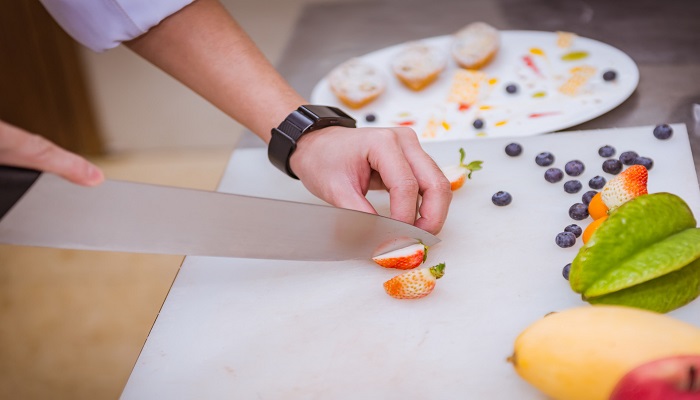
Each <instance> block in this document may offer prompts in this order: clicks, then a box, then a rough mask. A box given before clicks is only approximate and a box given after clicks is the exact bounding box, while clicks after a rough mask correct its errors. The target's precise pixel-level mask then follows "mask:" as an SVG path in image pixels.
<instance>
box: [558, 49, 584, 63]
mask: <svg viewBox="0 0 700 400" xmlns="http://www.w3.org/2000/svg"><path fill="white" fill-rule="evenodd" d="M586 57H588V52H587V51H572V52H571V53H566V54H564V55H563V56H561V59H562V60H563V61H577V60H583V59H584V58H586Z"/></svg>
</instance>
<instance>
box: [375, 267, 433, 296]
mask: <svg viewBox="0 0 700 400" xmlns="http://www.w3.org/2000/svg"><path fill="white" fill-rule="evenodd" d="M443 275H445V263H440V264H438V265H435V266H433V267H430V268H420V269H415V270H413V271H407V272H404V273H403V274H401V275H398V276H395V277H393V278H391V279H389V280H388V281H386V282H384V290H385V291H386V293H387V294H388V295H389V296H391V297H394V298H396V299H419V298H421V297H425V296H427V295H429V294H430V292H432V291H433V289H434V288H435V281H436V280H438V279H440V278H442V276H443Z"/></svg>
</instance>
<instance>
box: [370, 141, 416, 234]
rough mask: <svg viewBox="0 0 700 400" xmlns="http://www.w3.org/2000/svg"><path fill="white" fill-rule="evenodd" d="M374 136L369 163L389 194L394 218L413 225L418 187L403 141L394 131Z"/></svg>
mask: <svg viewBox="0 0 700 400" xmlns="http://www.w3.org/2000/svg"><path fill="white" fill-rule="evenodd" d="M372 135H373V138H374V139H375V142H374V144H375V145H374V146H371V147H370V151H369V154H368V161H369V164H370V166H371V167H372V169H373V170H375V171H377V172H378V173H379V175H380V177H381V180H382V183H383V184H384V186H385V187H386V189H387V191H388V192H389V205H390V212H391V218H393V219H397V220H399V221H403V222H406V223H409V224H414V223H415V221H416V211H417V207H418V195H419V184H418V180H417V178H416V176H415V174H414V172H413V170H412V168H411V165H410V163H409V161H408V160H407V157H406V154H405V153H404V151H403V149H402V144H401V141H400V139H399V138H398V137H397V134H396V132H395V131H393V130H391V129H383V130H378V131H376V132H374V133H372Z"/></svg>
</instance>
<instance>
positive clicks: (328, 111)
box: [303, 105, 348, 119]
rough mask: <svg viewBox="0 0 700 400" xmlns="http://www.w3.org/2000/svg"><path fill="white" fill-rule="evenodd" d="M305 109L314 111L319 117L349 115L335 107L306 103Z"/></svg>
mask: <svg viewBox="0 0 700 400" xmlns="http://www.w3.org/2000/svg"><path fill="white" fill-rule="evenodd" d="M303 107H304V108H305V109H307V110H308V111H310V112H311V113H313V114H314V115H316V116H317V117H318V119H332V118H338V117H348V116H347V115H346V114H345V113H344V112H342V111H340V110H338V109H337V108H334V107H326V106H315V105H305V106H303Z"/></svg>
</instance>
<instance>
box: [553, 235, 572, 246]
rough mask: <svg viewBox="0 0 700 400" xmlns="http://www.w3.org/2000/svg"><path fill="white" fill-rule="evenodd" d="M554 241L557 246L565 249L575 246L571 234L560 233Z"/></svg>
mask: <svg viewBox="0 0 700 400" xmlns="http://www.w3.org/2000/svg"><path fill="white" fill-rule="evenodd" d="M554 241H555V242H556V243H557V246H559V247H563V248H567V247H571V246H573V245H575V244H576V235H574V234H573V233H571V232H560V233H558V234H557V237H556V239H554Z"/></svg>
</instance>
